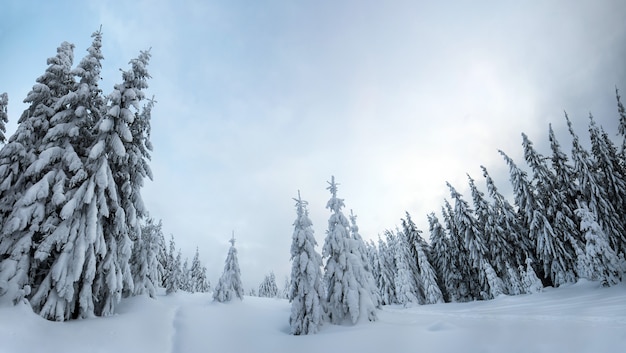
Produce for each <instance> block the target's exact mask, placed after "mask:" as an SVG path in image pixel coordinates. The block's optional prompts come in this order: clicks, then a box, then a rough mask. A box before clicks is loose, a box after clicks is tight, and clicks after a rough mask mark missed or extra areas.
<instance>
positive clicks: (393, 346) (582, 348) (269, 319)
mask: <svg viewBox="0 0 626 353" xmlns="http://www.w3.org/2000/svg"><path fill="white" fill-rule="evenodd" d="M289 312H290V304H289V303H288V302H287V301H285V300H278V299H267V298H256V297H245V299H244V301H242V302H239V301H235V302H232V303H229V304H221V303H216V302H213V301H212V297H211V295H210V294H187V293H177V294H175V295H172V296H160V297H159V298H158V300H151V299H148V298H144V297H141V298H131V299H127V300H124V301H123V302H122V304H121V305H120V307H119V311H118V314H117V315H115V316H113V317H107V318H94V319H87V320H79V321H70V322H64V323H57V322H49V321H45V320H43V319H41V318H40V317H38V316H37V315H35V314H33V313H32V312H31V310H30V309H29V308H28V307H27V306H25V305H19V306H17V307H13V306H9V305H7V304H6V303H2V304H0V352H3V353H4V352H14V353H19V352H44V351H45V352H64V353H70V352H152V353H158V352H164V353H175V352H180V353H182V352H185V353H193V352H237V353H240V352H299V353H305V352H316V353H319V352H359V353H362V352H376V353H380V352H570V353H571V352H593V353H600V352H621V351H624V350H625V349H626V348H625V347H626V285H625V284H620V285H618V286H615V287H611V288H600V287H599V285H598V283H595V282H586V281H581V282H579V283H577V284H575V285H571V286H567V287H564V288H558V289H551V288H548V289H546V290H545V291H544V292H543V293H539V294H533V295H521V296H515V297H507V296H501V297H498V298H497V299H495V300H491V301H483V302H472V303H453V304H435V305H425V306H417V307H413V308H402V307H398V306H391V307H385V308H384V309H383V310H382V311H381V312H380V313H379V321H377V322H375V323H369V322H367V323H361V324H358V325H356V326H333V325H329V324H327V325H325V326H324V327H322V329H321V331H320V332H319V333H318V334H315V335H309V336H292V335H289V325H288V320H289Z"/></svg>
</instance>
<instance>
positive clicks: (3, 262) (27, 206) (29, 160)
mask: <svg viewBox="0 0 626 353" xmlns="http://www.w3.org/2000/svg"><path fill="white" fill-rule="evenodd" d="M73 59H74V45H73V44H70V43H67V42H63V43H61V45H60V46H59V47H58V48H57V55H56V56H54V57H51V58H49V59H48V61H47V63H48V65H49V66H48V68H47V69H46V71H45V73H44V74H43V75H42V76H40V77H39V78H37V83H36V84H35V85H34V86H33V88H32V90H31V91H30V92H29V93H28V95H27V97H26V99H25V100H24V102H25V103H29V104H30V105H29V107H28V108H27V109H26V110H25V111H24V112H23V113H22V116H21V117H20V119H19V120H18V126H17V130H16V132H15V133H14V134H13V135H12V136H11V137H10V138H9V142H8V143H7V144H6V145H4V146H3V147H2V149H1V150H0V224H2V230H1V232H2V236H1V237H0V273H1V277H0V295H5V294H6V295H9V296H10V298H11V299H12V300H13V301H14V302H17V301H20V300H21V299H22V298H24V297H25V296H28V295H29V294H31V292H32V291H31V288H32V286H33V283H32V278H31V277H32V275H31V274H33V273H35V272H34V271H32V270H31V266H32V265H33V259H32V249H33V248H34V247H36V246H37V245H38V244H39V243H40V242H41V241H42V239H43V236H44V235H45V234H46V233H49V232H50V231H51V230H52V229H53V228H54V227H56V224H49V225H44V223H43V222H44V221H46V222H49V221H51V220H53V218H51V217H50V216H51V213H52V210H51V208H52V203H50V204H49V203H48V201H49V200H50V199H51V198H52V195H55V197H54V199H55V200H56V202H57V203H58V204H61V203H62V202H63V201H65V200H64V195H63V193H64V190H63V188H64V185H63V184H64V182H65V181H64V180H56V177H57V174H56V173H54V171H50V172H48V173H43V175H39V173H32V172H31V174H30V175H29V176H27V175H26V170H27V169H28V168H30V167H31V166H32V165H33V164H34V163H35V161H36V160H37V159H38V155H39V153H40V152H41V145H42V143H43V142H42V141H43V138H44V136H45V134H46V132H47V131H48V128H49V126H50V119H51V118H52V116H53V115H54V113H55V110H54V105H55V103H56V102H57V101H58V100H59V99H60V98H61V97H63V96H64V95H66V94H67V93H68V92H69V91H70V90H71V88H72V86H73V84H74V79H73V77H72V75H71V67H72V63H73ZM55 157H56V158H57V159H58V158H59V157H58V156H55ZM59 177H61V176H60V175H59ZM59 184H61V187H59ZM53 186H54V188H53ZM55 223H58V221H56V222H55ZM44 228H45V229H44ZM40 230H41V231H40ZM35 266H36V265H35ZM39 281H41V280H40V279H39ZM38 309H39V308H37V307H35V310H36V311H37V312H39V310H38ZM54 316H57V315H53V318H54ZM65 316H66V315H65V310H64V309H62V310H61V312H60V313H59V315H58V318H59V319H63V318H64V317H65Z"/></svg>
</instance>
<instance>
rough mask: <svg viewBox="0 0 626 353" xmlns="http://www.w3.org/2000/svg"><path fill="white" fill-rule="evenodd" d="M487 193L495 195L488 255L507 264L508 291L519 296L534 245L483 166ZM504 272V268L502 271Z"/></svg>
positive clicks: (497, 261) (488, 232) (506, 281)
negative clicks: (527, 260)
mask: <svg viewBox="0 0 626 353" xmlns="http://www.w3.org/2000/svg"><path fill="white" fill-rule="evenodd" d="M481 169H482V171H483V176H484V177H485V182H486V184H487V191H488V193H489V196H491V198H492V200H493V203H492V204H491V212H489V217H491V218H490V219H489V220H488V222H487V224H486V225H487V227H486V229H485V232H486V234H487V235H488V241H487V247H488V249H489V250H488V253H489V254H490V256H491V257H492V258H493V259H494V261H495V262H496V263H500V266H502V264H504V271H505V272H504V276H503V277H502V280H503V281H504V284H505V287H506V291H507V292H508V293H509V294H512V295H516V294H521V293H523V291H522V288H523V285H522V284H521V282H520V281H521V279H520V273H519V270H518V269H519V266H522V265H524V264H525V263H526V262H525V261H526V258H529V257H530V258H534V254H533V252H534V251H533V250H532V249H534V246H533V244H532V243H530V242H529V240H530V239H529V238H528V237H525V236H524V237H523V236H522V234H526V232H525V231H524V229H523V227H522V225H521V224H520V221H519V217H518V216H517V213H516V212H515V209H514V208H513V206H512V205H511V204H510V203H509V202H508V201H507V200H506V199H505V198H504V196H503V195H502V194H501V193H500V192H499V191H498V189H497V187H496V185H495V183H494V181H493V179H492V178H491V176H490V175H489V173H488V172H487V168H485V167H484V166H481ZM501 270H502V269H501Z"/></svg>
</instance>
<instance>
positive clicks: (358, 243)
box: [350, 210, 381, 309]
mask: <svg viewBox="0 0 626 353" xmlns="http://www.w3.org/2000/svg"><path fill="white" fill-rule="evenodd" d="M350 243H351V244H352V246H351V249H350V252H351V253H352V254H354V256H356V257H360V259H361V263H362V264H363V268H362V270H360V272H357V273H356V275H357V276H356V277H357V281H358V282H359V284H360V285H361V286H362V287H363V288H364V289H365V290H369V295H366V297H368V298H369V299H370V300H371V301H372V302H373V304H374V306H375V307H376V308H379V309H380V306H381V304H380V291H379V290H378V286H377V285H376V280H375V279H374V275H373V274H372V268H371V267H370V265H369V258H368V256H367V247H366V246H365V242H364V241H363V238H362V237H361V234H360V233H359V226H358V225H357V224H356V215H355V214H354V213H353V212H352V210H350ZM355 269H358V268H357V267H355Z"/></svg>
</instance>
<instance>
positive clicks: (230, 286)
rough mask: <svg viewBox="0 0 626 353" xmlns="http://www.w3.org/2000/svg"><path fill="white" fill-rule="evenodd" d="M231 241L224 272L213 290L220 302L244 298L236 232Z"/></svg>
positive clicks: (214, 295)
mask: <svg viewBox="0 0 626 353" xmlns="http://www.w3.org/2000/svg"><path fill="white" fill-rule="evenodd" d="M229 241H230V244H231V245H230V249H228V255H227V256H226V261H225V264H224V272H223V273H222V276H221V277H220V279H219V281H218V282H217V285H216V286H215V290H214V291H213V299H214V300H216V301H218V302H220V303H224V302H229V301H231V300H233V299H235V298H239V300H243V284H242V283H241V270H239V261H238V260H237V248H235V232H233V236H232V238H230V240H229Z"/></svg>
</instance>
